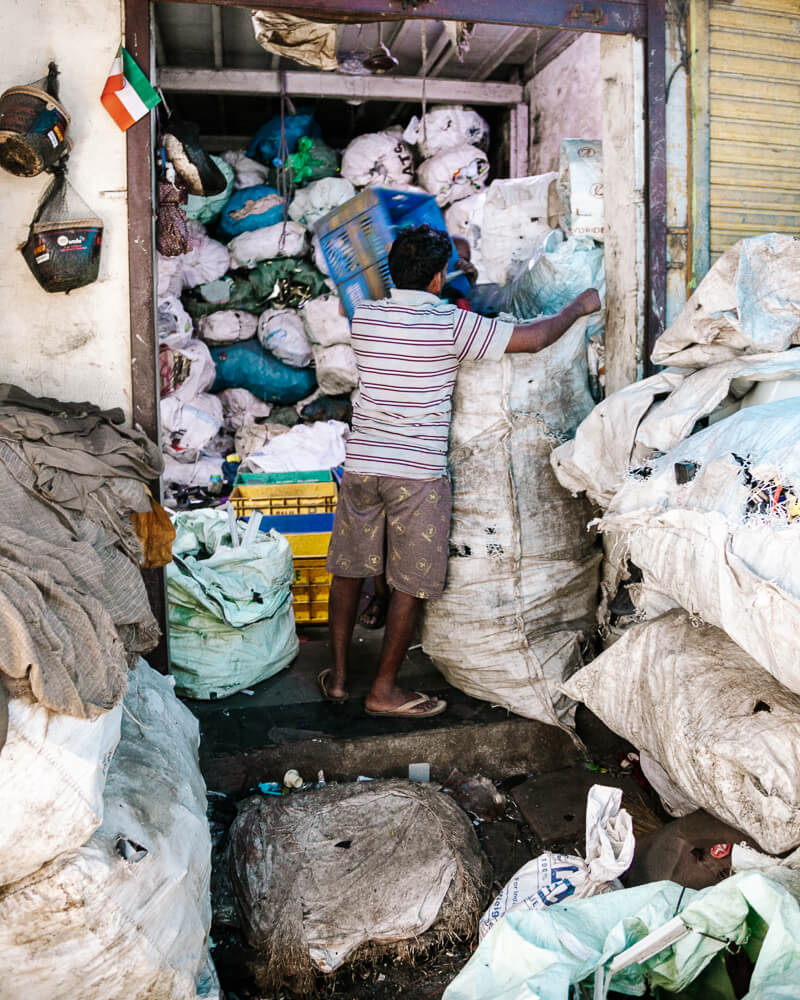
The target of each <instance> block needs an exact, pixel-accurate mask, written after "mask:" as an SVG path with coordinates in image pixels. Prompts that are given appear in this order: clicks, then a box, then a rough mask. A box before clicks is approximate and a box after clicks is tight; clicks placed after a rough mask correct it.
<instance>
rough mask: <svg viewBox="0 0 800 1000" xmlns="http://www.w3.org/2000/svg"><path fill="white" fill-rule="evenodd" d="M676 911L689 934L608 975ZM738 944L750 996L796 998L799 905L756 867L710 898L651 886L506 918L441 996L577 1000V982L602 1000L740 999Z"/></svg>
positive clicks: (754, 999) (710, 892)
mask: <svg viewBox="0 0 800 1000" xmlns="http://www.w3.org/2000/svg"><path fill="white" fill-rule="evenodd" d="M676 915H679V916H680V920H681V921H682V923H683V924H684V925H685V927H687V928H689V932H688V933H687V934H686V936H684V937H682V938H681V939H680V940H678V941H676V943H674V944H672V945H669V946H668V947H666V948H663V949H662V950H660V951H658V952H656V953H655V954H653V955H651V957H649V958H646V959H643V960H642V961H641V962H639V963H637V964H634V965H630V966H628V967H627V968H625V969H623V970H622V971H620V972H619V973H617V975H615V976H614V977H613V978H611V977H610V975H609V972H608V969H609V966H610V964H611V962H612V960H613V959H614V958H615V957H616V956H617V955H619V954H621V953H622V952H624V951H625V950H626V949H628V948H630V947H631V946H632V945H634V944H636V943H637V942H638V941H641V940H642V938H644V937H646V936H647V935H648V934H650V933H652V932H653V931H656V930H658V929H660V928H662V927H663V926H664V925H665V924H667V923H668V922H669V921H670V920H672V918H673V917H675V916H676ZM737 946H742V947H743V948H744V949H745V950H746V952H747V954H748V956H749V957H750V959H751V960H752V961H754V962H755V968H754V970H753V975H752V978H751V980H750V990H749V992H748V993H747V994H746V996H745V997H744V1000H777V998H779V997H789V996H793V995H797V994H796V992H795V993H794V994H792V993H791V992H789V991H788V990H789V987H790V986H792V985H793V988H794V989H795V991H796V989H797V984H798V983H800V906H798V902H797V900H796V899H795V898H794V896H793V895H791V893H789V892H788V891H787V890H786V889H785V888H784V887H783V886H782V885H779V884H778V883H777V882H776V881H773V880H772V879H770V878H767V877H766V876H765V875H762V874H761V873H760V872H756V871H746V872H742V873H740V874H738V875H734V876H732V877H731V878H728V879H725V881H724V882H720V883H718V884H717V885H715V886H712V887H711V888H710V889H704V890H703V891H702V892H695V891H694V890H692V889H683V888H682V887H681V886H679V885H676V884H675V883H674V882H653V883H651V884H649V885H643V886H637V887H636V888H633V889H621V890H619V891H617V892H609V893H605V894H603V895H600V896H593V897H591V898H589V899H577V900H576V899H573V900H568V901H566V902H565V903H562V904H560V905H556V906H551V907H548V908H547V909H546V910H514V911H511V912H509V913H507V914H506V915H505V916H504V917H503V918H502V920H500V921H498V923H497V924H495V926H494V927H493V928H492V930H491V931H490V932H489V933H488V934H487V935H486V937H485V938H484V939H483V941H482V942H481V943H480V945H479V946H478V949H477V951H476V952H475V953H474V954H473V956H472V958H471V959H470V960H469V962H468V963H467V964H466V966H465V967H464V968H463V969H462V971H461V972H460V973H459V975H458V976H457V977H456V978H455V979H454V980H453V982H452V983H451V984H450V986H449V987H448V988H447V990H446V991H445V993H444V997H443V1000H570V998H571V997H572V996H573V995H575V994H574V992H573V987H575V986H577V985H578V984H582V985H583V986H584V987H585V988H586V989H585V992H586V995H589V996H592V997H593V998H594V1000H605V998H606V996H607V994H608V990H609V989H611V990H615V991H617V992H619V993H622V994H625V995H628V996H642V995H643V994H644V993H645V991H646V988H647V986H648V985H649V987H650V988H651V989H652V990H658V991H661V992H657V993H656V995H657V996H659V997H663V998H665V1000H666V997H686V998H688V997H689V996H692V997H695V998H696V997H698V996H701V997H711V996H713V997H715V998H716V1000H728V998H730V1000H735V994H734V992H733V988H732V986H731V983H730V979H729V978H728V976H727V973H726V971H725V967H724V964H723V959H724V951H725V950H726V948H728V947H737ZM711 984H713V987H714V989H713V990H712V988H711ZM701 985H702V986H703V987H704V988H703V989H700V987H701Z"/></svg>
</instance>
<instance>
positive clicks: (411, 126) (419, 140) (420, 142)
mask: <svg viewBox="0 0 800 1000" xmlns="http://www.w3.org/2000/svg"><path fill="white" fill-rule="evenodd" d="M403 138H404V139H405V140H406V142H408V143H410V144H411V145H412V146H414V145H416V147H417V149H418V150H419V152H420V156H422V158H423V159H428V157H430V156H436V154H437V153H442V152H444V150H446V149H453V147H454V146H481V145H485V144H486V143H487V142H488V140H489V126H488V124H487V122H486V120H485V119H484V118H481V116H480V115H479V114H478V112H477V111H474V110H473V109H472V108H463V107H460V106H458V105H454V106H453V107H444V108H433V110H431V111H428V112H426V113H425V114H424V115H423V116H422V118H418V117H417V116H416V115H415V116H414V117H413V118H412V119H411V121H410V122H409V123H408V125H407V126H406V129H405V131H404V132H403Z"/></svg>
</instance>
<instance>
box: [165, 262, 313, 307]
mask: <svg viewBox="0 0 800 1000" xmlns="http://www.w3.org/2000/svg"><path fill="white" fill-rule="evenodd" d="M327 291H330V289H329V288H328V285H327V284H326V282H325V276H324V275H323V274H322V273H321V272H320V271H318V270H317V269H316V267H314V265H313V264H310V263H309V262H308V261H306V260H302V259H301V258H298V257H285V258H281V259H279V260H265V261H262V262H261V263H260V264H259V265H258V266H257V267H254V268H252V270H249V271H240V272H237V273H236V274H233V275H228V276H227V277H225V278H221V279H220V280H219V281H212V282H210V283H209V284H207V285H200V286H198V287H197V288H190V289H187V290H186V291H185V292H184V294H183V304H184V307H185V309H186V311H187V312H188V313H189V315H190V316H191V317H192V319H199V318H200V317H201V316H209V315H210V314H211V313H214V312H217V310H219V309H243V310H244V311H245V312H251V313H259V314H260V313H262V312H263V311H264V310H265V309H267V308H270V309H299V308H300V306H301V305H303V303H305V302H307V301H308V300H309V299H315V298H317V297H318V296H319V295H323V294H324V293H325V292H327Z"/></svg>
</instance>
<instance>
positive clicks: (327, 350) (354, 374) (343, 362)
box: [312, 344, 358, 396]
mask: <svg viewBox="0 0 800 1000" xmlns="http://www.w3.org/2000/svg"><path fill="white" fill-rule="evenodd" d="M312 349H313V352H314V365H315V367H316V370H317V384H318V385H319V387H320V389H322V391H323V392H324V393H325V395H326V396H339V395H341V394H342V393H345V392H352V391H353V389H355V388H357V386H358V364H357V362H356V356H355V354H354V353H353V348H352V347H351V346H350V345H349V344H332V345H331V346H330V347H323V346H322V345H321V344H314V346H313V348H312Z"/></svg>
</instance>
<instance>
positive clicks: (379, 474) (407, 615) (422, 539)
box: [319, 225, 600, 718]
mask: <svg viewBox="0 0 800 1000" xmlns="http://www.w3.org/2000/svg"><path fill="white" fill-rule="evenodd" d="M450 253H451V245H450V237H449V236H448V235H447V233H445V232H443V231H441V230H437V229H432V228H431V227H430V226H427V225H424V226H414V227H409V228H406V229H402V230H401V231H400V233H399V234H398V236H397V238H396V239H395V241H394V244H393V245H392V249H391V251H390V253H389V271H390V273H391V276H392V281H393V282H394V283H395V285H396V286H397V287H396V288H393V289H392V292H391V296H390V297H389V298H388V299H382V300H381V301H379V302H364V303H362V304H361V305H360V306H359V307H358V308H357V309H356V311H355V314H354V316H353V326H352V345H353V350H354V352H355V355H356V360H357V362H358V370H359V376H360V384H359V390H358V393H357V395H356V397H355V399H354V403H353V432H352V434H351V436H350V439H349V441H348V444H347V458H346V461H345V472H344V477H343V481H342V488H341V492H340V496H339V505H338V507H337V511H336V518H335V522H334V527H333V536H332V538H331V545H330V550H329V552H328V570H329V572H331V573H333V587H332V590H331V603H330V633H331V645H332V651H333V665H332V667H329V668H327V669H326V670H323V671H322V672H321V674H320V676H319V685H320V689H321V691H322V693H323V695H324V696H325V697H326V698H327V699H328V700H330V701H334V702H343V701H346V700H347V697H348V694H347V667H348V653H349V649H350V642H351V639H352V634H353V628H354V625H355V621H356V614H357V611H358V602H359V597H360V594H361V586H362V583H363V580H364V579H365V578H366V577H374V576H379V575H380V574H381V573H383V572H384V569H385V573H386V580H387V583H388V585H389V587H390V588H391V597H390V599H389V605H388V611H387V615H386V630H385V633H384V639H383V647H382V649H381V656H380V661H379V664H378V671H377V675H376V677H375V680H374V683H373V685H372V688H371V689H370V691H369V693H368V694H367V697H366V701H365V709H366V711H367V713H368V714H369V715H390V716H403V717H411V718H429V717H431V716H434V715H439V714H440V713H441V712H443V711H444V710H445V709H446V708H447V703H446V702H445V701H444V700H443V699H440V698H435V697H428V696H427V695H425V694H421V693H420V692H417V691H405V690H403V689H402V688H401V687H399V686H398V684H397V673H398V670H399V669H400V664H401V663H402V662H403V659H404V658H405V655H406V653H407V651H408V646H409V643H410V641H411V638H412V635H413V633H414V628H415V625H416V622H417V619H418V617H419V613H420V611H421V609H422V606H423V603H424V602H425V601H426V600H431V599H436V598H438V597H440V596H441V594H442V590H443V589H444V580H445V574H446V571H447V554H448V539H449V533H450V511H451V503H452V501H451V493H450V482H449V480H448V477H447V440H448V435H449V431H450V418H451V404H450V400H451V396H452V393H453V386H454V385H455V380H456V375H457V374H458V368H459V365H460V364H462V363H463V362H465V361H481V360H484V359H485V360H489V361H499V360H500V359H501V358H502V356H503V354H504V353H506V354H511V353H519V352H534V351H540V350H542V349H543V348H545V347H548V346H549V345H550V344H552V343H554V342H555V341H556V340H558V338H559V337H560V336H561V335H562V334H563V333H565V332H566V331H567V330H568V329H569V327H570V326H572V324H573V323H574V322H575V321H576V320H577V319H579V318H580V317H581V316H586V315H589V314H590V313H593V312H596V311H597V310H598V309H599V308H600V298H599V296H598V294H597V292H596V291H595V289H593V288H590V289H587V291H585V292H583V293H582V294H581V295H579V296H578V298H577V299H575V301H574V302H571V303H570V304H569V305H568V306H567V307H566V308H565V309H563V310H562V311H561V312H560V313H557V314H556V315H555V316H547V317H544V318H542V319H538V320H534V321H533V322H532V323H526V324H518V325H514V324H512V323H504V322H501V321H499V320H495V319H487V318H486V317H484V316H480V315H479V314H477V313H471V312H466V311H464V310H462V309H459V308H458V307H457V306H454V305H452V304H450V303H447V302H443V301H442V300H441V299H440V298H439V295H440V293H441V291H442V289H443V287H444V283H445V281H446V275H447V262H448V259H449V257H450ZM384 538H385V541H386V558H385V564H386V565H385V567H384Z"/></svg>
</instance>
